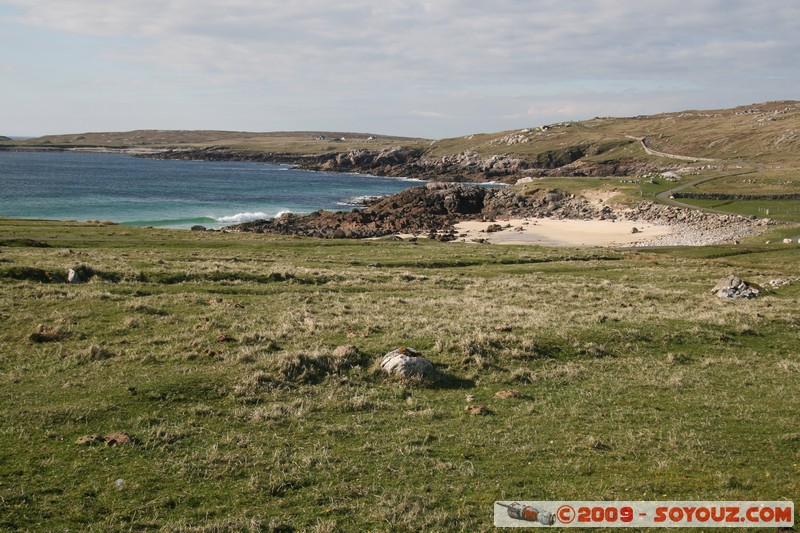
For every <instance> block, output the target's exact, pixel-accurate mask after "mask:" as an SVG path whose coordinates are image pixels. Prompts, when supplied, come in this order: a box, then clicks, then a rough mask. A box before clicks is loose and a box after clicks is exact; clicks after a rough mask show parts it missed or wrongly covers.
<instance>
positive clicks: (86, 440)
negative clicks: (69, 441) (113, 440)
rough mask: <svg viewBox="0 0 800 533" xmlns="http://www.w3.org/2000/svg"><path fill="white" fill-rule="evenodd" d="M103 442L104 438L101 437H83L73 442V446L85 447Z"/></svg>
mask: <svg viewBox="0 0 800 533" xmlns="http://www.w3.org/2000/svg"><path fill="white" fill-rule="evenodd" d="M105 441H106V438H105V437H104V436H102V435H84V436H83V437H78V440H76V441H75V444H77V445H78V446H86V445H89V444H98V443H103V442H105Z"/></svg>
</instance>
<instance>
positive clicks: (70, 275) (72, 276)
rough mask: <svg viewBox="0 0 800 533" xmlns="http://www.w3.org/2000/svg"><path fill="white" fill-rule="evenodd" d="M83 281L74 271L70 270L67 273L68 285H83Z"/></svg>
mask: <svg viewBox="0 0 800 533" xmlns="http://www.w3.org/2000/svg"><path fill="white" fill-rule="evenodd" d="M82 281H83V280H82V279H81V277H80V275H78V273H77V272H76V271H75V270H74V269H72V268H70V269H69V271H68V272H67V283H81V282H82Z"/></svg>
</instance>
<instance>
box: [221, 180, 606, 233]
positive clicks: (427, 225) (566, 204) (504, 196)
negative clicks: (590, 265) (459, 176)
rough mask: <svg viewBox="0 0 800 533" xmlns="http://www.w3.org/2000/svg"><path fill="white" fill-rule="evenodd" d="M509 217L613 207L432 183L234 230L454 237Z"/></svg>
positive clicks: (580, 213)
mask: <svg viewBox="0 0 800 533" xmlns="http://www.w3.org/2000/svg"><path fill="white" fill-rule="evenodd" d="M499 216H504V217H506V216H508V217H555V218H579V219H585V220H588V219H593V218H599V219H603V218H613V217H614V214H613V212H612V211H611V209H610V208H608V207H603V208H596V207H594V206H593V205H592V204H590V203H589V202H588V201H586V200H585V199H582V198H576V197H574V196H572V195H569V194H566V193H563V192H560V191H555V190H534V191H531V192H529V193H526V194H521V193H520V192H518V191H515V190H512V189H507V188H486V187H477V186H467V185H463V184H454V183H448V184H444V183H429V184H428V185H426V186H423V187H412V188H410V189H407V190H405V191H403V192H400V193H398V194H395V195H392V196H388V197H386V198H382V199H380V200H379V201H377V202H375V203H373V204H372V205H370V206H369V207H367V208H366V209H363V210H361V211H359V210H353V211H350V212H335V213H334V212H329V211H316V212H314V213H311V214H309V215H294V214H286V215H283V216H281V217H280V218H275V219H269V220H258V221H255V222H247V223H244V224H239V225H237V226H231V227H230V228H228V229H230V230H233V231H247V232H256V233H272V234H279V235H300V236H305V237H322V238H365V237H383V236H387V235H393V234H398V233H407V234H419V235H429V236H431V237H433V238H437V239H440V240H452V239H453V238H454V235H453V233H452V229H453V224H455V223H456V222H460V221H462V220H493V219H495V218H496V217H499Z"/></svg>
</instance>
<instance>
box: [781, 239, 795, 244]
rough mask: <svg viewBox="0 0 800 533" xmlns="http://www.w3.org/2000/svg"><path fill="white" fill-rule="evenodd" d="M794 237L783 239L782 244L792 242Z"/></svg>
mask: <svg viewBox="0 0 800 533" xmlns="http://www.w3.org/2000/svg"><path fill="white" fill-rule="evenodd" d="M793 242H794V239H783V244H792V243H793Z"/></svg>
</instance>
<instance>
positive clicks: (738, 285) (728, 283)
mask: <svg viewBox="0 0 800 533" xmlns="http://www.w3.org/2000/svg"><path fill="white" fill-rule="evenodd" d="M711 292H712V293H713V294H716V295H717V296H719V297H720V298H731V299H734V300H739V299H750V298H755V297H756V296H758V294H759V292H760V291H759V290H758V288H756V287H754V286H752V285H750V284H748V283H747V282H745V281H743V280H742V279H741V278H739V277H738V276H734V275H730V276H728V277H727V278H725V279H722V280H720V281H719V283H717V284H716V285H715V286H714V288H713V289H712V290H711Z"/></svg>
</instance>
